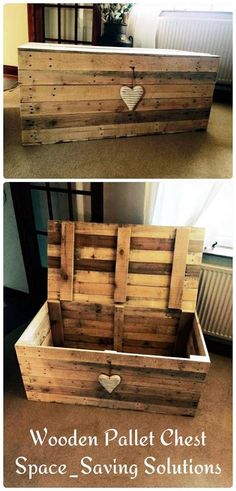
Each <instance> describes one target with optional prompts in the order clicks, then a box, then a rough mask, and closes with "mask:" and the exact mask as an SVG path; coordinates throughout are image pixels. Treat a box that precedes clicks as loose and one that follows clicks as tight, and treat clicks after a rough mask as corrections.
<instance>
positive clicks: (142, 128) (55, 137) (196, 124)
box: [22, 119, 208, 145]
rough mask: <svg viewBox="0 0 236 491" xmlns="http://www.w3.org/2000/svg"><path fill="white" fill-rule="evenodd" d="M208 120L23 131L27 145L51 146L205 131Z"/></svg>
mask: <svg viewBox="0 0 236 491" xmlns="http://www.w3.org/2000/svg"><path fill="white" fill-rule="evenodd" d="M207 124H208V119H202V120H201V119H197V120H194V121H169V122H162V123H160V122H156V123H124V124H122V125H114V124H113V125H102V126H83V127H75V128H67V129H65V128H51V129H31V130H22V142H23V143H24V144H25V145H36V144H49V143H57V142H67V141H87V140H88V139H90V138H91V139H95V140H97V139H98V140H99V139H104V138H121V137H124V136H137V135H146V134H153V135H154V134H162V133H182V132H186V131H194V130H205V129H206V128H207Z"/></svg>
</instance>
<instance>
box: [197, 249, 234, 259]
mask: <svg viewBox="0 0 236 491" xmlns="http://www.w3.org/2000/svg"><path fill="white" fill-rule="evenodd" d="M203 254H209V256H219V257H229V258H233V249H231V248H230V247H214V249H212V248H211V247H206V248H204V250H203Z"/></svg>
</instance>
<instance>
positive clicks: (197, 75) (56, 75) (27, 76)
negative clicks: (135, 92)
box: [18, 69, 217, 85]
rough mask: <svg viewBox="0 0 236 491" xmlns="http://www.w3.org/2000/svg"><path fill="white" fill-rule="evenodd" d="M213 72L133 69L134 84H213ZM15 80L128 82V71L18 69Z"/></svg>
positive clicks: (36, 83) (57, 83)
mask: <svg viewBox="0 0 236 491" xmlns="http://www.w3.org/2000/svg"><path fill="white" fill-rule="evenodd" d="M216 75H217V74H216V72H208V71H207V72H177V71H175V72H170V71H168V72H150V73H149V72H137V71H135V82H136V84H145V85H146V84H147V85H150V84H163V83H164V84H171V83H174V84H178V83H179V84H192V83H214V82H215V80H216ZM18 79H19V83H20V84H24V85H55V84H56V85H84V84H86V85H87V84H88V85H95V84H101V85H103V84H105V85H111V84H112V85H116V84H121V85H125V84H130V81H131V72H130V70H129V71H126V72H125V71H124V72H119V71H115V70H114V71H108V72H104V71H96V72H94V71H81V70H79V69H78V70H76V69H75V70H53V71H51V70H50V69H49V70H19V71H18Z"/></svg>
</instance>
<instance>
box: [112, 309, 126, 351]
mask: <svg viewBox="0 0 236 491" xmlns="http://www.w3.org/2000/svg"><path fill="white" fill-rule="evenodd" d="M123 330H124V306H123V305H118V304H117V305H115V307H114V350H115V351H122V344H123Z"/></svg>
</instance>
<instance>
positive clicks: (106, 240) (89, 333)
mask: <svg viewBox="0 0 236 491" xmlns="http://www.w3.org/2000/svg"><path fill="white" fill-rule="evenodd" d="M203 235H204V230H203V229H199V228H185V227H183V228H182V227H181V228H173V227H156V226H143V225H132V226H131V225H130V226H118V225H114V224H95V223H84V222H55V221H51V222H49V235H48V301H47V302H46V303H45V305H44V306H43V307H42V309H41V310H40V311H39V313H38V314H37V315H36V317H35V318H34V319H33V321H32V322H31V324H30V325H29V326H28V328H27V329H26V331H25V332H24V333H23V335H22V336H21V338H20V339H19V341H18V342H17V343H16V351H17V357H18V361H19V364H20V368H21V373H22V377H23V381H24V385H25V389H26V394H27V397H28V399H30V400H33V401H49V402H64V403H72V404H88V405H96V406H101V407H109V408H123V409H136V410H143V411H151V412H160V413H170V414H182V415H191V416H192V415H194V413H195V411H196V408H197V405H198V402H199V398H200V394H201V390H202V387H203V383H204V379H205V377H206V374H207V371H208V368H209V363H210V361H209V357H208V354H207V349H206V346H205V342H204V338H203V335H202V332H201V327H200V325H199V321H198V317H197V315H196V313H195V312H194V310H195V304H196V297H197V289H198V279H199V272H200V265H201V258H202V247H203Z"/></svg>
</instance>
